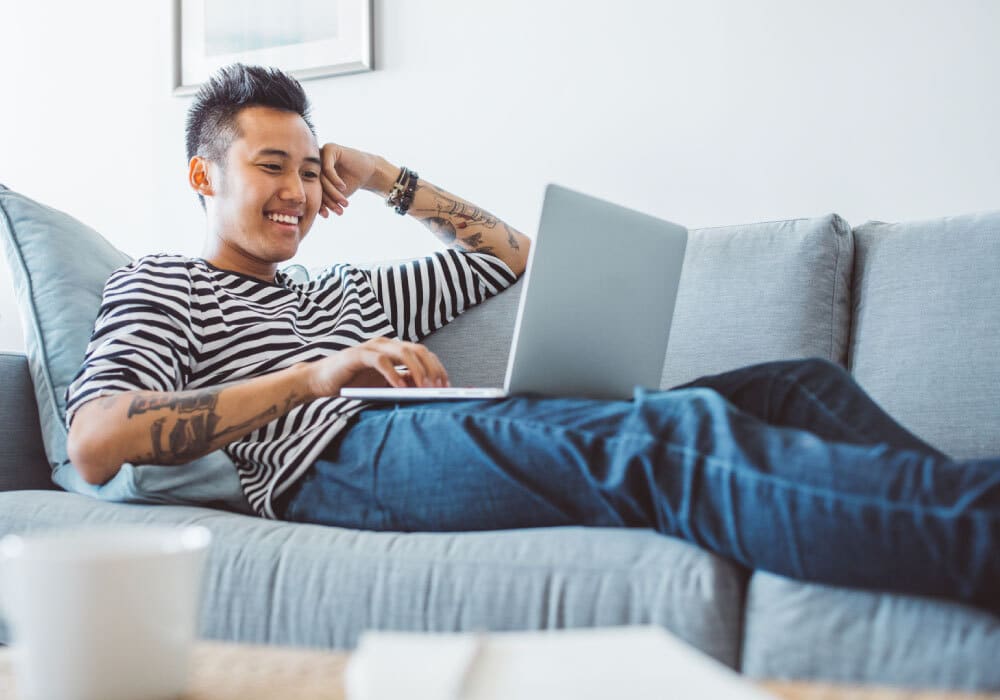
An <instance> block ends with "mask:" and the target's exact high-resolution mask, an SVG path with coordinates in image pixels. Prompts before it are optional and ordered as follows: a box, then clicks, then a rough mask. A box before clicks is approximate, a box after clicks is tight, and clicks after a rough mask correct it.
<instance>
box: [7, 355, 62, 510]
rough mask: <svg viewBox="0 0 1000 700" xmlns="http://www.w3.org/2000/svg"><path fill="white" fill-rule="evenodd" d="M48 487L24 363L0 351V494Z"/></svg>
mask: <svg viewBox="0 0 1000 700" xmlns="http://www.w3.org/2000/svg"><path fill="white" fill-rule="evenodd" d="M51 488H53V486H52V479H51V478H50V470H49V468H48V463H47V460H46V458H45V450H44V449H42V428H41V426H40V425H39V423H38V411H37V408H36V406H35V395H34V389H33V388H32V385H31V375H30V374H29V373H28V360H27V358H26V357H25V356H24V355H22V354H21V353H14V352H0V491H14V490H20V489H51Z"/></svg>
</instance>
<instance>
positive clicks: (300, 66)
mask: <svg viewBox="0 0 1000 700" xmlns="http://www.w3.org/2000/svg"><path fill="white" fill-rule="evenodd" d="M173 40H174V84H173V88H174V94H175V95H190V94H193V93H194V92H196V91H197V90H198V87H199V86H200V85H201V84H202V83H203V82H205V80H207V79H208V76H209V75H211V74H212V73H213V72H215V70H217V69H218V68H221V67H222V66H224V65H227V64H229V63H235V62H237V61H238V62H241V63H247V64H257V65H266V66H276V67H278V68H281V69H282V70H284V71H287V72H289V73H291V74H292V75H294V76H295V77H296V78H298V79H299V80H308V79H310V78H322V77H325V76H329V75H343V74H346V73H359V72H362V71H369V70H372V68H373V63H374V62H373V60H372V0H281V1H280V2H278V1H276V0H174V37H173Z"/></svg>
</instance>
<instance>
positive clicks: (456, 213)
mask: <svg viewBox="0 0 1000 700" xmlns="http://www.w3.org/2000/svg"><path fill="white" fill-rule="evenodd" d="M417 188H418V189H426V190H427V191H428V192H430V193H431V194H432V195H433V197H434V205H433V206H432V207H421V208H411V209H410V212H411V213H412V214H413V215H414V216H416V217H417V218H418V219H420V220H421V221H423V222H424V223H425V224H426V225H427V227H428V228H429V229H430V230H431V231H433V232H434V234H435V235H436V236H437V237H438V238H439V239H440V240H441V241H442V242H443V243H445V244H446V245H449V246H451V247H453V248H461V249H464V250H471V251H473V252H476V253H487V254H489V255H496V253H495V252H494V251H495V250H496V248H495V246H490V245H483V244H482V243H483V231H485V230H493V229H495V228H496V227H497V224H500V225H501V226H503V228H504V230H505V231H506V232H507V244H508V245H509V246H510V248H511V250H520V249H521V246H520V245H519V244H518V242H517V238H516V237H515V236H514V230H513V229H512V228H511V227H510V226H508V225H507V224H506V223H504V222H503V221H500V220H499V219H498V218H497V217H495V216H493V214H491V213H489V212H488V211H486V210H485V209H480V208H479V207H475V206H472V205H471V204H467V203H465V202H462V201H460V200H458V199H455V198H454V197H452V196H450V195H448V194H445V193H444V192H442V191H441V190H439V189H438V188H437V187H435V186H434V185H431V184H430V183H424V182H418V183H417ZM469 226H477V227H479V228H480V230H479V231H478V232H477V233H473V234H470V235H468V236H459V235H458V233H457V230H456V229H465V228H467V227H469Z"/></svg>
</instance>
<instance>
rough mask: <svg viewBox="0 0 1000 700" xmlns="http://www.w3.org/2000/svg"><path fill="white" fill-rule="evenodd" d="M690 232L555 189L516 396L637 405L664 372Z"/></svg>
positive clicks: (533, 263) (518, 341)
mask: <svg viewBox="0 0 1000 700" xmlns="http://www.w3.org/2000/svg"><path fill="white" fill-rule="evenodd" d="M686 246H687V229H686V228H684V227H683V226H679V225H677V224H673V223H670V222H669V221H664V220H662V219H657V218H654V217H652V216H648V215H646V214H641V213H639V212H637V211H633V210H631V209H626V208H625V207H621V206H618V205H615V204H611V203H609V202H605V201H602V200H600V199H596V198H594V197H589V196H587V195H584V194H580V193H578V192H573V191H572V190H568V189H566V188H564V187H559V186H558V185H549V186H548V187H547V188H546V190H545V201H544V203H543V205H542V218H541V222H540V223H539V226H538V233H537V234H536V237H535V240H534V242H533V243H532V246H531V252H530V254H529V257H528V268H527V272H526V277H525V280H524V289H523V290H522V297H521V303H520V305H519V307H518V312H517V322H516V324H515V326H514V338H513V341H512V343H511V355H510V360H509V362H508V365H507V378H506V382H505V387H506V389H507V391H508V392H509V393H511V394H518V393H522V394H523V393H538V394H544V395H549V396H582V397H588V398H600V399H630V398H631V397H632V392H633V388H634V387H635V386H636V385H638V386H643V387H647V388H650V389H656V388H658V387H659V384H660V377H661V375H662V372H663V361H664V358H665V356H666V351H667V340H668V337H669V333H670V324H671V321H672V320H673V313H674V304H675V302H676V300H677V287H678V284H679V282H680V276H681V266H682V265H683V263H684V250H685V247H686Z"/></svg>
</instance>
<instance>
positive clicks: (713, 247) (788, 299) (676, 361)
mask: <svg viewBox="0 0 1000 700" xmlns="http://www.w3.org/2000/svg"><path fill="white" fill-rule="evenodd" d="M853 256H854V240H853V238H852V237H851V229H850V226H848V225H847V222H846V221H844V220H843V219H842V218H840V217H839V216H837V215H836V214H828V215H826V216H822V217H817V218H813V219H790V220H788V221H768V222H764V223H756V224H744V225H739V226H725V227H720V228H705V229H694V230H692V231H691V232H690V235H689V237H688V245H687V251H686V253H685V255H684V269H683V271H682V273H681V283H680V289H679V290H678V293H677V306H676V309H675V311H674V321H673V325H672V327H671V330H670V344H669V345H668V346H667V357H666V361H665V362H664V367H663V377H662V380H661V383H660V386H661V388H664V389H667V388H670V387H673V386H677V385H679V384H683V383H686V382H689V381H691V380H693V379H697V378H698V377H701V376H704V375H707V374H717V373H719V372H725V371H728V370H731V369H735V368H737V367H743V366H745V365H750V364H755V363H758V362H769V361H772V360H784V359H794V358H801V357H823V358H826V359H828V360H831V361H833V362H837V363H839V364H841V365H846V362H847V336H848V327H849V321H850V311H851V304H850V292H851V286H850V283H851V266H852V263H853Z"/></svg>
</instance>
